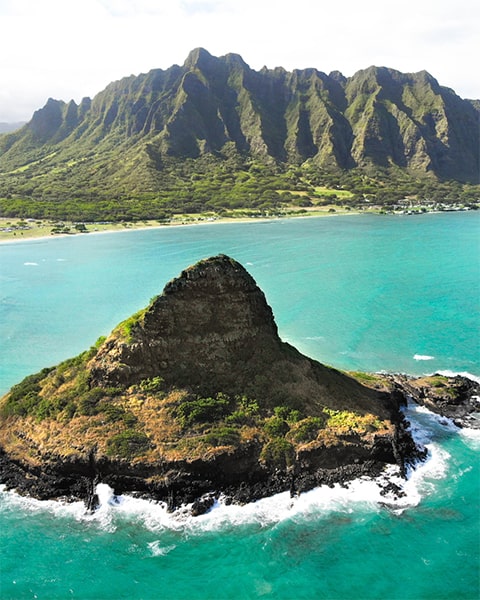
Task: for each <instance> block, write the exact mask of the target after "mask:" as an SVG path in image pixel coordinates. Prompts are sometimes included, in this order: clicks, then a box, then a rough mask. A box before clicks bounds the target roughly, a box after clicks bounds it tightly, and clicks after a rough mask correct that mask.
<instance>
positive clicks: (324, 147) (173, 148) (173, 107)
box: [0, 48, 480, 198]
mask: <svg viewBox="0 0 480 600" xmlns="http://www.w3.org/2000/svg"><path fill="white" fill-rule="evenodd" d="M479 115H480V111H479V108H478V101H468V100H463V99H461V98H460V97H459V96H457V95H456V94H455V92H454V91H453V90H451V89H449V88H446V87H443V86H440V85H439V83H438V81H437V80H436V79H435V78H434V77H433V76H431V75H430V74H429V73H427V72H426V71H420V72H419V73H413V74H408V73H407V74H405V73H401V72H399V71H396V70H394V69H389V68H387V67H376V66H371V67H368V68H367V69H364V70H360V71H358V72H357V73H355V74H354V75H353V76H352V77H344V76H343V75H342V74H341V73H339V72H335V71H333V72H332V73H331V74H330V75H327V74H325V73H322V72H321V71H319V70H317V69H315V68H308V69H302V70H300V69H295V70H293V71H291V72H289V71H286V70H285V69H283V68H282V67H277V68H275V69H267V68H266V67H264V68H263V69H261V70H260V71H255V70H253V69H251V68H250V67H249V66H248V65H247V64H246V63H245V62H244V61H243V59H242V58H241V56H239V55H237V54H227V55H225V56H222V57H214V56H212V55H211V54H210V53H208V52H207V51H206V50H204V49H202V48H197V49H195V50H193V51H192V52H190V54H189V55H188V57H187V59H186V60H185V62H184V64H183V65H182V66H178V65H173V66H171V67H170V68H168V69H165V70H162V69H153V70H151V71H149V72H148V73H144V74H140V75H137V76H134V75H131V76H129V77H125V78H123V79H120V80H118V81H114V82H112V83H110V84H109V85H107V86H106V88H105V89H104V90H103V91H101V92H99V93H98V94H97V95H96V96H95V97H94V98H93V99H89V98H84V99H83V100H82V101H81V102H80V103H79V104H76V103H75V102H74V101H73V100H71V101H70V102H63V101H61V100H54V99H52V98H50V99H49V100H48V101H47V103H46V104H45V106H44V107H43V108H41V109H39V110H37V111H36V112H35V113H34V115H33V117H32V119H31V121H30V122H29V123H27V124H26V125H24V126H23V127H22V128H21V129H20V130H19V131H16V132H14V133H11V134H7V135H2V136H1V137H0V196H2V195H8V194H10V195H12V194H13V195H22V194H23V195H25V196H27V197H28V196H34V197H36V196H39V197H45V198H48V197H49V196H55V195H56V196H57V197H58V196H59V195H60V194H61V192H62V191H63V190H65V189H66V188H67V187H68V188H69V189H70V191H71V192H73V193H75V194H78V195H80V196H81V195H82V194H89V195H90V196H91V197H94V198H100V197H102V196H110V197H112V196H113V197H115V196H118V195H122V194H123V195H125V194H127V195H128V194H129V195H130V196H132V197H134V196H138V195H139V194H148V193H154V194H155V193H162V192H163V191H164V190H165V189H168V183H166V181H165V173H166V171H167V170H168V168H170V165H171V164H176V165H178V164H181V163H182V161H185V160H193V161H195V160H197V159H205V157H207V158H208V157H211V160H213V161H216V164H218V165H220V168H221V165H222V164H226V165H227V168H231V165H230V163H228V161H229V160H230V161H232V160H234V159H235V160H237V161H238V160H245V158H247V159H248V160H250V161H252V160H253V161H259V162H260V163H261V164H263V165H266V166H267V167H269V168H273V166H277V167H279V166H280V167H282V166H283V167H284V166H285V165H287V166H291V167H295V166H302V165H308V168H310V169H313V170H314V171H315V170H316V171H326V172H337V173H338V172H350V171H358V172H359V173H365V174H367V175H368V174H375V173H377V172H378V171H379V170H380V171H381V170H384V171H386V172H391V173H404V174H405V176H407V177H409V178H410V179H412V180H414V179H415V178H425V177H426V178H431V179H432V178H433V179H434V180H435V179H438V180H455V181H459V182H467V183H474V184H475V183H479V181H480V179H479V178H480V172H479V144H478V139H479V138H480V133H479V127H480V126H479ZM179 169H180V170H181V169H182V167H181V166H180V167H179ZM193 172H195V167H193ZM87 187H88V189H86V188H87Z"/></svg>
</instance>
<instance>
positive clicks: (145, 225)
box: [0, 207, 458, 246]
mask: <svg viewBox="0 0 480 600" xmlns="http://www.w3.org/2000/svg"><path fill="white" fill-rule="evenodd" d="M331 208H332V207H325V210H318V208H316V209H314V210H310V211H307V212H302V213H300V212H297V213H294V212H292V213H289V214H285V215H282V214H280V215H272V216H258V217H257V216H255V217H253V216H251V217H248V216H238V217H199V216H198V215H193V214H186V215H184V216H183V217H179V218H178V219H173V220H171V221H169V222H168V223H160V222H158V221H157V220H155V219H151V220H146V221H141V222H138V223H125V222H118V223H116V222H108V223H103V222H99V223H96V222H94V223H85V227H86V228H87V229H86V230H85V231H78V230H77V231H75V229H74V228H75V223H73V222H71V221H65V222H62V226H63V227H66V228H68V229H72V228H73V230H71V231H69V232H64V233H62V232H60V233H51V230H52V229H54V228H55V227H58V224H54V223H48V224H47V223H44V222H43V221H40V220H36V219H35V220H34V219H27V220H21V219H17V226H13V227H15V228H12V229H10V230H9V231H7V229H8V228H9V226H10V225H12V221H13V220H15V219H16V218H12V217H0V246H1V245H3V244H14V243H20V242H30V241H37V240H39V241H40V240H41V241H45V240H52V239H55V238H66V237H77V236H82V235H87V234H88V235H95V234H102V233H119V232H125V231H146V230H151V229H166V228H172V227H192V226H196V225H215V224H218V225H223V224H226V223H262V222H270V221H279V220H285V219H314V218H324V217H344V216H360V215H377V216H399V217H401V216H410V215H406V214H404V213H403V214H402V213H383V212H381V211H380V210H379V209H378V208H376V209H374V208H370V209H368V210H364V211H359V210H348V211H347V210H338V207H337V209H334V210H331ZM442 212H447V211H428V212H426V213H422V214H441V213H442ZM448 212H450V211H448ZM453 212H458V211H453ZM19 222H23V223H25V226H24V227H22V228H18V223H19ZM88 228H90V229H88ZM49 230H50V232H49Z"/></svg>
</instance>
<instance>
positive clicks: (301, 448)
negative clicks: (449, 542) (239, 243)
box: [0, 255, 421, 508]
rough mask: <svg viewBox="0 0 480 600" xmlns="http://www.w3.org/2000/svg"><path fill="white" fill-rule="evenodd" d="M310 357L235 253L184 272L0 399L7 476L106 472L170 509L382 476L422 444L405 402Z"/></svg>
mask: <svg viewBox="0 0 480 600" xmlns="http://www.w3.org/2000/svg"><path fill="white" fill-rule="evenodd" d="M367 380H368V381H369V382H370V383H371V384H372V385H371V386H370V387H366V386H365V385H362V384H361V383H359V381H357V380H355V379H354V378H352V377H351V376H349V375H347V374H344V373H341V372H339V371H336V370H335V369H332V368H329V367H326V366H324V365H322V364H320V363H318V362H316V361H314V360H311V359H309V358H307V357H306V356H303V355H302V354H300V353H299V352H298V351H297V350H296V349H295V348H293V347H292V346H290V345H289V344H286V343H284V342H282V341H281V340H280V338H279V336H278V333H277V328H276V325H275V321H274V319H273V315H272V311H271V309H270V307H269V306H268V304H267V302H266V299H265V297H264V295H263V293H262V292H261V290H260V289H259V288H258V287H257V285H256V284H255V281H254V280H253V278H252V277H251V276H250V275H249V274H248V272H247V271H246V270H245V269H244V268H243V267H242V266H241V265H240V264H239V263H237V262H236V261H234V260H232V259H230V258H228V257H226V256H222V255H221V256H217V257H213V258H210V259H207V260H204V261H201V262H200V263H198V264H196V265H194V266H193V267H190V268H189V269H186V270H185V271H184V272H183V273H182V274H181V275H180V277H178V278H177V279H175V280H173V281H172V282H170V283H169V284H167V286H166V287H165V289H164V291H163V293H162V294H161V295H160V296H158V297H156V298H154V299H153V300H152V302H151V304H150V305H149V306H148V307H147V308H146V309H143V310H141V311H139V312H138V313H136V314H135V315H133V316H132V317H131V318H129V319H127V320H126V321H124V322H123V323H121V324H120V325H119V326H118V327H117V328H116V329H115V330H114V331H113V332H112V334H111V335H110V336H109V337H108V338H107V339H101V340H99V342H98V344H97V345H96V346H95V347H94V348H92V349H91V350H90V351H87V352H85V353H83V354H82V355H80V356H79V357H76V358H74V359H70V360H68V361H64V362H63V363H61V364H59V365H57V366H56V367H54V368H50V369H44V370H43V371H42V372H40V373H38V374H36V375H32V376H30V377H27V378H26V379H25V380H24V381H23V382H21V383H19V384H18V385H16V386H14V387H13V388H12V390H11V391H10V392H9V393H8V394H7V395H6V396H5V397H4V398H3V399H2V401H1V403H0V448H1V452H0V466H1V470H0V474H1V475H0V481H1V482H3V483H6V484H7V485H8V486H9V487H15V488H17V489H18V490H20V491H22V490H23V491H25V492H28V493H30V494H33V495H36V496H38V497H40V498H50V497H59V496H73V497H84V498H90V503H91V502H92V501H93V500H92V490H93V487H94V484H95V483H96V482H98V481H103V482H106V483H108V484H110V485H111V486H112V487H114V488H115V490H116V491H117V492H122V491H137V492H138V491H139V492H144V493H146V494H148V495H149V496H150V497H153V498H156V499H159V500H163V501H165V502H168V504H169V506H170V507H171V508H174V507H176V506H178V505H179V504H180V503H182V502H193V501H194V500H198V498H199V497H200V496H202V494H205V493H220V492H223V493H225V494H227V495H230V496H231V497H232V499H234V500H236V501H240V502H241V501H246V500H252V499H255V498H259V497H262V496H265V495H267V494H271V493H273V492H276V491H283V490H288V489H290V490H291V491H292V493H294V492H300V491H303V490H306V489H309V488H311V487H313V486H315V485H318V484H319V483H325V482H328V483H331V482H335V481H346V480H348V479H351V478H353V477H356V476H358V475H362V474H370V475H371V474H377V473H379V472H380V471H381V470H382V469H383V467H384V466H385V464H390V463H393V464H398V465H400V467H401V468H403V467H404V465H405V462H408V461H409V460H413V459H414V458H417V457H418V456H419V455H420V454H421V453H419V452H418V451H417V449H416V448H415V444H414V443H413V441H412V439H411V438H410V435H409V433H408V431H407V430H406V428H405V424H404V421H403V418H402V416H401V413H400V412H399V402H400V400H402V397H401V395H399V394H398V393H397V392H395V391H394V390H393V387H392V388H391V389H389V388H388V386H385V382H384V381H383V380H382V379H381V378H376V377H370V378H367Z"/></svg>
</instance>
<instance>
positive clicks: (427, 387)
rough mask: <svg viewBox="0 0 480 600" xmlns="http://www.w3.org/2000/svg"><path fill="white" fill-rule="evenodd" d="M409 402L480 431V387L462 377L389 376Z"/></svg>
mask: <svg viewBox="0 0 480 600" xmlns="http://www.w3.org/2000/svg"><path fill="white" fill-rule="evenodd" d="M386 377H387V378H388V379H389V380H390V381H391V382H392V383H393V385H394V387H395V390H396V392H397V393H399V394H401V395H402V396H403V398H404V399H405V401H407V400H411V401H413V402H415V403H416V404H419V405H420V406H424V407H425V408H428V409H429V410H431V411H432V412H434V413H436V414H438V415H441V416H442V417H446V418H447V419H451V420H452V421H453V422H454V423H455V425H457V426H458V427H468V428H471V429H480V384H479V383H478V382H476V381H474V380H472V379H470V378H468V377H464V376H461V375H452V376H447V375H440V374H438V373H436V374H435V375H430V376H425V377H409V376H407V375H388V376H386Z"/></svg>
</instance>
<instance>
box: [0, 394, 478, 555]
mask: <svg viewBox="0 0 480 600" xmlns="http://www.w3.org/2000/svg"><path fill="white" fill-rule="evenodd" d="M406 416H407V419H408V420H409V421H410V423H411V433H412V436H413V437H414V439H415V441H416V442H417V443H418V444H421V445H422V446H424V447H425V448H426V449H427V451H428V456H427V459H426V460H425V461H424V462H422V463H420V464H418V465H417V466H416V468H415V469H410V470H409V473H408V477H407V479H406V480H404V479H403V478H402V477H401V476H400V473H399V469H398V468H397V467H396V466H393V465H392V466H389V467H387V468H386V469H385V471H384V473H383V474H382V475H381V476H380V477H378V478H376V479H372V478H368V477H361V478H358V479H356V480H354V481H351V482H350V483H349V484H347V485H346V486H341V485H339V484H336V485H334V486H333V487H328V486H321V487H318V488H315V489H313V490H311V491H309V492H305V493H303V494H300V495H299V496H298V497H294V498H291V497H290V493H289V492H283V493H281V494H276V495H275V496H271V497H269V498H264V499H262V500H258V501H257V502H252V503H249V504H246V505H244V506H239V505H236V504H227V503H226V501H225V498H223V497H222V496H221V497H220V498H219V499H218V500H216V501H215V503H214V505H213V507H212V508H211V509H210V510H209V511H208V512H207V513H205V514H203V515H200V516H197V517H192V516H191V514H190V506H189V505H186V506H183V507H181V508H180V509H178V510H177V511H175V512H173V513H170V512H168V511H167V506H166V504H165V503H162V502H153V501H149V500H145V499H141V498H136V497H134V496H132V495H128V494H125V495H121V496H115V495H114V493H113V490H112V489H111V488H110V487H109V486H108V485H106V484H104V483H100V484H98V485H97V487H96V493H97V495H98V498H99V504H100V506H99V508H98V510H96V511H95V512H94V513H88V512H87V511H86V510H85V506H84V504H83V502H74V503H63V502H57V501H39V500H34V499H30V498H25V497H23V496H19V495H17V494H15V493H12V492H5V489H4V488H3V490H2V489H0V497H1V499H2V504H4V505H5V504H10V505H11V506H12V507H13V508H15V507H16V508H21V509H24V510H30V511H34V512H35V511H46V512H48V513H53V514H54V515H56V516H62V517H71V518H74V519H76V520H78V521H82V522H84V523H90V524H91V525H96V526H99V527H100V528H102V529H103V530H105V531H110V532H114V531H115V530H116V529H117V528H118V527H121V526H122V525H121V524H122V522H124V521H125V520H128V521H134V522H137V523H139V524H141V525H142V526H144V527H146V528H148V529H149V530H151V531H157V532H162V531H171V532H179V533H182V534H186V535H193V534H199V533H201V532H205V531H217V530H219V529H223V528H228V527H235V526H240V525H253V524H254V525H256V526H260V527H267V526H272V525H275V524H276V523H279V522H281V521H284V520H286V519H291V520H294V521H299V522H303V521H305V520H307V519H312V518H322V516H326V515H329V514H331V513H343V514H353V513H355V512H357V511H362V512H363V511H379V510H384V509H385V506H387V507H388V509H389V510H392V511H394V512H395V513H402V512H403V511H404V510H405V509H408V508H413V507H415V506H417V505H418V504H419V503H420V502H421V501H422V498H423V497H425V496H427V495H430V494H432V493H434V492H435V489H436V482H437V481H438V480H440V479H442V478H444V477H446V475H447V472H448V468H449V462H450V461H449V459H450V455H449V453H448V452H447V451H446V450H445V449H444V448H442V446H441V444H440V443H439V441H438V438H439V437H441V432H444V431H445V427H447V428H452V431H453V430H455V431H459V430H458V428H456V427H455V425H454V424H453V423H451V422H449V421H448V420H445V419H443V418H442V417H439V416H438V415H435V414H434V413H432V412H430V411H428V410H427V409H426V408H423V407H419V406H415V405H412V406H410V407H409V408H408V409H407V410H406ZM439 433H440V435H439ZM462 433H463V432H462ZM467 435H470V434H467ZM468 439H469V440H471V439H472V440H474V441H478V442H479V443H480V434H479V435H478V436H477V437H475V436H473V434H472V437H471V438H470V437H469V438H468ZM390 482H391V483H394V484H396V485H397V486H398V488H400V490H401V491H402V494H398V493H395V492H388V493H385V492H384V491H382V490H384V488H385V485H387V484H388V483H390ZM172 549H173V548H172V547H170V546H165V547H164V546H162V545H161V544H160V542H159V543H158V544H157V543H156V542H155V543H153V545H151V547H150V550H151V552H152V554H153V555H155V556H163V555H165V554H167V553H168V552H170V551H171V550H172Z"/></svg>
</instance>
